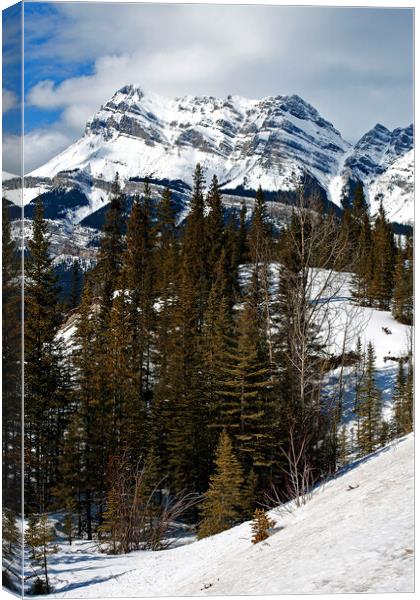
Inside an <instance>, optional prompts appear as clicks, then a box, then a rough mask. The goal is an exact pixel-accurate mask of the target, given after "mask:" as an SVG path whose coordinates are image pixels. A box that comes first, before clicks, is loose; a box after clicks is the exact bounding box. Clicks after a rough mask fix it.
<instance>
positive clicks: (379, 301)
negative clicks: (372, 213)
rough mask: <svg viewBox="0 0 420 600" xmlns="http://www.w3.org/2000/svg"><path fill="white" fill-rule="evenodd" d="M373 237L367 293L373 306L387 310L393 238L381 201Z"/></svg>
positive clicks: (392, 262) (391, 281)
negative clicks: (371, 261)
mask: <svg viewBox="0 0 420 600" xmlns="http://www.w3.org/2000/svg"><path fill="white" fill-rule="evenodd" d="M372 239H373V275H372V280H371V285H370V289H369V295H370V296H371V297H372V299H373V303H374V305H375V306H377V307H378V308H380V309H381V310H388V309H389V306H390V302H391V298H392V290H393V285H394V281H393V280H394V277H393V273H394V254H395V247H394V238H393V233H392V229H391V226H390V224H389V223H388V221H387V219H386V216H385V211H384V208H383V205H382V202H381V204H380V207H379V211H378V215H377V217H376V219H375V225H374V229H373V234H372Z"/></svg>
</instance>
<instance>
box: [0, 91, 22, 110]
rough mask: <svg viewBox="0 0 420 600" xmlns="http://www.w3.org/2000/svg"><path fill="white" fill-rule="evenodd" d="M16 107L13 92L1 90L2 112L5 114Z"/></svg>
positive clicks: (16, 98)
mask: <svg viewBox="0 0 420 600" xmlns="http://www.w3.org/2000/svg"><path fill="white" fill-rule="evenodd" d="M17 106H18V97H17V95H16V94H15V92H12V91H11V90H7V89H6V88H3V94H2V112H3V114H4V113H7V112H8V111H9V110H12V109H13V108H16V107H17Z"/></svg>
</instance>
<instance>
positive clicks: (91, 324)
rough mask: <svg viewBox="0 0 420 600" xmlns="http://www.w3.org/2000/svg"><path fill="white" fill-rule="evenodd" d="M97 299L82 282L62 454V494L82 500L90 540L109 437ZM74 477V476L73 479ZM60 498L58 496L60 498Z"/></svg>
mask: <svg viewBox="0 0 420 600" xmlns="http://www.w3.org/2000/svg"><path fill="white" fill-rule="evenodd" d="M98 311H99V305H98V299H97V298H94V296H93V293H92V286H91V282H90V281H89V279H87V280H85V285H84V289H83V293H82V299H81V304H80V309H79V318H78V321H77V328H76V335H75V340H76V344H75V351H74V353H73V364H74V369H75V372H76V382H75V384H76V391H75V396H76V402H77V413H76V415H75V416H74V417H73V420H72V424H71V428H70V429H69V434H68V437H67V444H66V448H65V450H66V451H65V453H64V455H63V465H62V481H63V482H64V494H66V491H67V494H70V493H73V494H74V493H75V492H76V490H77V495H78V498H79V500H81V499H82V498H83V505H84V512H85V521H86V533H87V537H88V539H89V540H91V539H92V533H93V530H92V507H93V503H94V501H95V497H94V496H95V494H96V493H97V492H98V491H99V490H101V491H102V490H103V481H104V479H105V473H106V464H107V453H106V451H107V447H109V446H108V445H107V443H108V442H107V441H108V438H109V427H107V426H106V423H107V422H109V412H108V405H107V404H106V405H105V404H103V403H102V402H100V398H99V395H98V394H97V391H98V389H99V390H100V389H101V387H100V382H99V381H98V377H100V376H101V375H100V374H101V370H100V365H99V364H98V361H99V360H100V359H101V353H100V352H99V353H98V352H97V350H99V348H98V330H99V322H98ZM74 474H76V477H74ZM59 497H60V496H59Z"/></svg>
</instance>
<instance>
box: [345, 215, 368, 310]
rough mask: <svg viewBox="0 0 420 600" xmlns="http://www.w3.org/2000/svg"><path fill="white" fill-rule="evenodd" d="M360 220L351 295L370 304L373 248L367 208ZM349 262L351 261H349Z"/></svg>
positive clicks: (353, 261) (353, 258)
mask: <svg viewBox="0 0 420 600" xmlns="http://www.w3.org/2000/svg"><path fill="white" fill-rule="evenodd" d="M361 218H362V221H361V223H360V224H359V228H358V229H359V236H358V238H357V245H356V249H355V253H354V256H353V257H352V263H353V264H354V275H353V279H352V295H353V298H355V299H356V300H358V301H359V302H360V303H361V304H362V305H363V304H367V305H368V306H369V305H370V304H371V298H370V291H371V282H372V276H373V275H372V271H373V264H372V259H373V248H372V233H371V227H370V220H369V215H368V213H367V210H366V211H364V212H363V213H362V217H361ZM350 264H351V263H350Z"/></svg>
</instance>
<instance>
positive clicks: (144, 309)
mask: <svg viewBox="0 0 420 600" xmlns="http://www.w3.org/2000/svg"><path fill="white" fill-rule="evenodd" d="M154 248H155V231H154V227H153V224H152V200H151V190H150V185H149V182H148V180H147V179H146V181H145V186H144V195H143V198H142V201H140V199H139V198H135V200H134V203H133V208H132V211H131V214H130V218H129V220H128V225H127V250H126V253H125V255H124V271H125V274H126V284H127V289H128V293H129V298H130V302H129V306H130V328H131V337H132V339H131V346H132V349H131V356H132V360H133V369H134V375H137V377H138V382H137V387H138V399H139V400H138V401H139V403H141V404H142V405H143V406H144V407H146V406H147V405H148V404H149V403H150V400H151V389H152V384H151V354H152V337H153V335H154V329H155V319H156V315H155V310H154V303H155V297H156V274H155V265H154Z"/></svg>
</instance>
